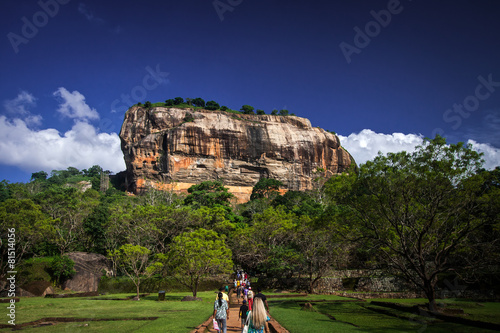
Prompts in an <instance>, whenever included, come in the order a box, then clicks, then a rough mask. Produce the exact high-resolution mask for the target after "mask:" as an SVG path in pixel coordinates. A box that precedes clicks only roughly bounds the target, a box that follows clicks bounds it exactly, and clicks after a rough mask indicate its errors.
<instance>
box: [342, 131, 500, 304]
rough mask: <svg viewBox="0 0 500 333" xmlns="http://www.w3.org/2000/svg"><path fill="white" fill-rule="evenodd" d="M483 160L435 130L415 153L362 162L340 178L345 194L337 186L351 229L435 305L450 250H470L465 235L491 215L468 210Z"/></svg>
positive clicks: (474, 204)
mask: <svg viewBox="0 0 500 333" xmlns="http://www.w3.org/2000/svg"><path fill="white" fill-rule="evenodd" d="M481 162H482V161H481V156H480V154H478V153H477V152H476V151H474V150H472V148H471V146H470V145H467V146H465V145H464V144H463V143H458V144H456V145H453V144H452V145H447V144H446V141H445V139H444V138H442V137H439V136H437V137H436V138H435V139H433V140H428V141H426V142H425V143H424V144H423V145H422V146H419V147H417V149H416V150H415V151H414V152H413V153H407V152H400V153H390V154H388V155H387V156H382V155H379V156H378V157H376V158H375V159H374V160H373V161H369V162H367V163H366V164H364V165H362V166H361V168H360V171H359V175H358V176H357V178H356V180H355V181H354V182H353V183H352V182H345V184H347V185H348V188H349V187H351V188H352V190H351V191H350V192H349V193H348V194H347V195H346V194H345V192H346V191H345V190H342V188H340V189H339V190H340V192H341V194H340V195H339V196H340V198H336V200H337V201H338V202H340V203H341V204H346V207H348V209H346V210H344V212H343V216H344V218H345V221H346V222H345V223H346V225H347V226H349V228H350V234H351V235H358V236H359V239H360V240H362V241H363V242H365V243H369V244H372V245H373V249H375V250H376V251H375V253H374V254H375V255H376V256H377V257H378V259H379V260H380V262H381V263H383V264H385V265H387V266H388V267H389V268H392V269H394V270H395V271H397V272H400V273H401V274H402V276H403V277H404V278H406V279H407V280H408V281H410V282H412V283H413V284H415V285H416V286H417V287H418V288H419V289H420V290H422V291H423V292H424V293H425V295H426V296H427V299H428V300H429V308H430V309H431V310H433V311H434V310H436V295H435V288H436V284H437V281H438V276H439V275H440V274H442V273H445V272H448V271H450V270H453V269H455V268H457V267H453V265H452V262H453V260H452V258H453V257H454V256H456V255H457V254H458V253H460V252H462V251H469V250H470V248H467V243H468V239H469V238H470V237H471V236H472V235H474V233H475V232H477V231H478V230H480V229H481V228H482V227H484V225H485V224H487V223H491V221H488V219H484V218H481V216H478V215H477V214H475V213H474V212H475V211H476V209H477V208H478V206H479V201H480V198H481V197H482V194H483V193H484V192H483V191H482V189H481V186H482V185H483V183H484V182H483V181H482V178H481V176H480V175H478V174H477V171H478V169H479V168H480V166H481ZM351 177H354V176H351ZM351 184H352V185H351ZM342 192H344V193H342Z"/></svg>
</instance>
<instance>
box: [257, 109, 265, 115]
mask: <svg viewBox="0 0 500 333" xmlns="http://www.w3.org/2000/svg"><path fill="white" fill-rule="evenodd" d="M256 113H257V114H258V115H263V114H266V113H265V112H264V110H261V109H257V111H256Z"/></svg>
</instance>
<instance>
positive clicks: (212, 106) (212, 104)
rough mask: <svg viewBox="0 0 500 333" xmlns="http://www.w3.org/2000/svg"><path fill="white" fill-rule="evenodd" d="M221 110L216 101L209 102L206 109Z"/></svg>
mask: <svg viewBox="0 0 500 333" xmlns="http://www.w3.org/2000/svg"><path fill="white" fill-rule="evenodd" d="M219 108H220V106H219V104H218V103H217V102H215V101H208V102H207V106H206V107H205V109H207V110H218V109H219Z"/></svg>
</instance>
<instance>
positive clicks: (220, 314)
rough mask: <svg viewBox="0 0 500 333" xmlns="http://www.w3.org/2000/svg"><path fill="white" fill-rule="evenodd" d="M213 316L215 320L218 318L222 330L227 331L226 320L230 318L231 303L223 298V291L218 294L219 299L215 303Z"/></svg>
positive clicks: (224, 332) (223, 332)
mask: <svg viewBox="0 0 500 333" xmlns="http://www.w3.org/2000/svg"><path fill="white" fill-rule="evenodd" d="M213 316H214V318H215V320H217V324H218V325H219V330H220V332H222V333H226V332H227V327H226V321H227V319H229V304H228V303H227V301H226V300H225V299H223V298H222V292H220V293H219V294H218V295H217V300H216V301H215V303H214V314H213Z"/></svg>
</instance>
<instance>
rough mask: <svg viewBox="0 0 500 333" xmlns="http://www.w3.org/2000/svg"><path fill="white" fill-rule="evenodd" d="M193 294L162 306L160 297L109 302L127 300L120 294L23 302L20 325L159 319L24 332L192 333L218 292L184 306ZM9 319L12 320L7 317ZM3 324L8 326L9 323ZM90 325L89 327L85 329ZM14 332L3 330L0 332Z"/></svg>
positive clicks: (177, 296)
mask: <svg viewBox="0 0 500 333" xmlns="http://www.w3.org/2000/svg"><path fill="white" fill-rule="evenodd" d="M188 295H189V293H169V294H167V295H166V301H164V302H158V301H157V298H158V295H157V294H151V295H150V296H147V297H144V298H142V299H141V300H140V301H138V302H137V301H129V300H127V301H118V300H107V298H122V297H123V298H124V297H127V296H130V294H118V295H109V296H99V297H89V298H55V299H54V298H27V297H23V298H21V301H20V302H19V303H17V304H16V323H17V324H21V323H25V322H31V321H34V320H38V319H41V318H44V317H77V318H96V319H97V318H123V319H127V318H139V317H159V318H158V319H156V320H148V321H133V320H123V321H88V322H73V323H58V324H57V325H54V326H45V327H39V328H23V331H28V332H31V331H33V332H80V331H82V332H83V331H84V332H123V333H124V332H176V333H178V332H189V331H191V330H192V329H194V328H195V327H196V326H198V325H199V324H201V323H202V322H204V321H205V320H206V319H207V318H208V317H209V316H210V315H211V314H212V309H213V308H212V306H213V301H214V299H215V292H214V291H213V292H200V293H198V297H201V298H202V299H203V301H196V302H181V301H180V300H181V299H182V297H184V296H188ZM7 318H8V317H7ZM2 324H7V320H5V321H4V322H3V323H2ZM85 324H87V325H88V326H85ZM4 331H5V332H6V331H10V329H1V330H0V332H4Z"/></svg>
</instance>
